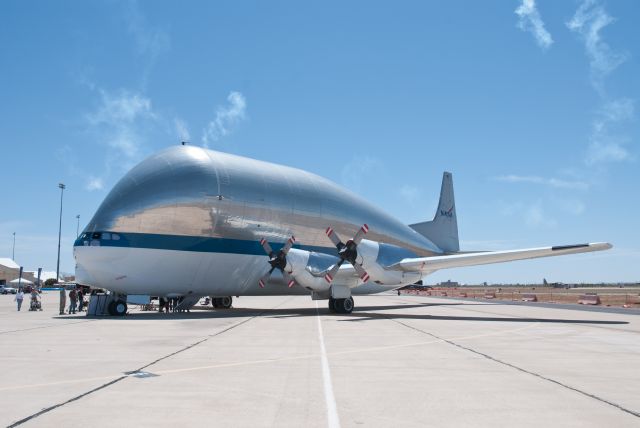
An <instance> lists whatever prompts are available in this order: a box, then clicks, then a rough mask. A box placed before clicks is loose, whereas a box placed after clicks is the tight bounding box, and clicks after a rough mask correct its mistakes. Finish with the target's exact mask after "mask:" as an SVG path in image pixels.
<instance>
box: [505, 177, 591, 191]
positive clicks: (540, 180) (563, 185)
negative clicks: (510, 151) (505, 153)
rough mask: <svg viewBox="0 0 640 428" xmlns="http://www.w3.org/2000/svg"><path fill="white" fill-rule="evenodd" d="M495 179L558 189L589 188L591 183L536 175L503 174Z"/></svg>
mask: <svg viewBox="0 0 640 428" xmlns="http://www.w3.org/2000/svg"><path fill="white" fill-rule="evenodd" d="M495 179H496V180H498V181H505V182H507V183H531V184H542V185H545V186H550V187H554V188H558V189H574V190H587V189H588V188H589V183H586V182H584V181H577V180H563V179H560V178H544V177H539V176H536V175H502V176H499V177H495Z"/></svg>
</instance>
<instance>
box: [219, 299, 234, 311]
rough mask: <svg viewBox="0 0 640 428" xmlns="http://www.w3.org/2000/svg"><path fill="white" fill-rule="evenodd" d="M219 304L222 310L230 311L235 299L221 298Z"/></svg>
mask: <svg viewBox="0 0 640 428" xmlns="http://www.w3.org/2000/svg"><path fill="white" fill-rule="evenodd" d="M219 302H220V307H221V308H222V309H230V308H231V304H232V303H233V298H232V297H231V296H225V297H220V299H219Z"/></svg>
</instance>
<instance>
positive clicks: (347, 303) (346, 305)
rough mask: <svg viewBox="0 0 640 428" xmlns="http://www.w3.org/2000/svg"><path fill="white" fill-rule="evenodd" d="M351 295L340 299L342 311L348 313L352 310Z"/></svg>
mask: <svg viewBox="0 0 640 428" xmlns="http://www.w3.org/2000/svg"><path fill="white" fill-rule="evenodd" d="M353 306H354V305H353V297H349V298H348V299H344V300H343V301H342V313H343V314H350V313H351V312H353Z"/></svg>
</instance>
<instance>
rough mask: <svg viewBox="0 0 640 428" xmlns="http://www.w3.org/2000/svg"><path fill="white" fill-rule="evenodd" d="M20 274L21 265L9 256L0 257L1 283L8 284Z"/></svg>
mask: <svg viewBox="0 0 640 428" xmlns="http://www.w3.org/2000/svg"><path fill="white" fill-rule="evenodd" d="M19 276H20V265H18V263H16V262H14V261H13V260H11V259H9V258H0V285H7V284H8V283H9V282H11V281H13V280H14V279H16V278H17V277H19Z"/></svg>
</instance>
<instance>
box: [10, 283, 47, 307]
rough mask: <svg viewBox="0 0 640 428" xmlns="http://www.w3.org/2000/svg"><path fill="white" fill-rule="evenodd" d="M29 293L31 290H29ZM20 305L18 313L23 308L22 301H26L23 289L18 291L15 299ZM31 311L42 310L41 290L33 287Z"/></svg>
mask: <svg viewBox="0 0 640 428" xmlns="http://www.w3.org/2000/svg"><path fill="white" fill-rule="evenodd" d="M27 291H29V290H27ZM13 300H14V301H15V302H16V304H17V305H18V311H20V309H21V308H22V301H23V300H24V290H23V289H22V287H20V288H19V289H18V291H17V292H16V297H14V299H13ZM31 310H40V311H41V310H42V305H41V303H40V290H38V289H37V288H36V287H31Z"/></svg>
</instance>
